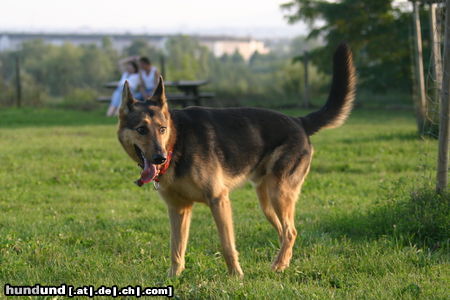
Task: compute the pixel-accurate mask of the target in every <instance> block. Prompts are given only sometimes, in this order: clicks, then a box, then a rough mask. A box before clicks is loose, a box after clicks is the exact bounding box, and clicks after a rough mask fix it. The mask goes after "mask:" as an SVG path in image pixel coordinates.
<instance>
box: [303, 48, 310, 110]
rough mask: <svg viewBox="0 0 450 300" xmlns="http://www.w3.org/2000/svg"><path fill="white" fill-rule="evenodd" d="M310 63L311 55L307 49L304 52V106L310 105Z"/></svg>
mask: <svg viewBox="0 0 450 300" xmlns="http://www.w3.org/2000/svg"><path fill="white" fill-rule="evenodd" d="M308 63H309V55H308V51H305V52H304V54H303V71H304V76H303V80H304V81H303V87H304V88H303V107H304V108H308V107H309V79H308Z"/></svg>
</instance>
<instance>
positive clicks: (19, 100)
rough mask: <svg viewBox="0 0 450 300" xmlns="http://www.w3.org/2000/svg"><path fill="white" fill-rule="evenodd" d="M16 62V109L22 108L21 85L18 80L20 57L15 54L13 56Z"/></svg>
mask: <svg viewBox="0 0 450 300" xmlns="http://www.w3.org/2000/svg"><path fill="white" fill-rule="evenodd" d="M15 61H16V105H17V107H21V106H22V83H21V79H20V57H19V54H18V53H17V54H16V55H15Z"/></svg>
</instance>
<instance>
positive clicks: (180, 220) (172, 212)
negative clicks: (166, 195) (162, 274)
mask: <svg viewBox="0 0 450 300" xmlns="http://www.w3.org/2000/svg"><path fill="white" fill-rule="evenodd" d="M191 215H192V205H185V206H180V207H177V206H171V205H169V218H170V228H171V238H170V248H171V259H172V266H171V267H170V270H169V276H178V275H180V274H181V272H182V271H183V270H184V254H185V252H186V245H187V241H188V237H189V226H190V223H191Z"/></svg>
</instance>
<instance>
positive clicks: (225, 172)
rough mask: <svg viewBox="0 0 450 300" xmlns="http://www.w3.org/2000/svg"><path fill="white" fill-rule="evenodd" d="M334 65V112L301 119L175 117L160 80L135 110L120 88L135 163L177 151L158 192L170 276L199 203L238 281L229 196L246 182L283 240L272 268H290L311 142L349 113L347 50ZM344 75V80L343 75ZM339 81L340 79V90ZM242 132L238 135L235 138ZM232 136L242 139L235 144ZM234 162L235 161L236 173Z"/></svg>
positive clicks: (351, 84)
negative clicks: (166, 223)
mask: <svg viewBox="0 0 450 300" xmlns="http://www.w3.org/2000/svg"><path fill="white" fill-rule="evenodd" d="M342 58H343V60H342ZM335 64H336V65H337V66H338V67H337V68H336V70H337V72H336V73H335V74H337V75H338V76H337V77H336V76H335V77H334V78H335V79H337V81H336V82H337V83H336V84H333V85H334V87H333V88H332V93H331V96H330V98H329V100H328V102H327V105H328V106H330V105H331V106H330V107H331V108H332V109H331V110H330V109H329V107H327V106H325V107H324V108H322V109H321V110H319V111H318V112H315V113H312V114H310V115H308V116H306V117H305V118H291V117H288V116H285V115H282V114H279V113H276V112H270V111H266V110H257V109H228V110H214V109H207V108H205V109H200V108H191V109H185V110H183V111H178V112H173V114H172V111H170V112H169V109H168V105H167V99H166V97H165V93H164V84H163V81H162V78H161V79H160V83H159V85H158V87H157V89H156V92H155V95H154V96H153V97H152V98H151V99H149V101H147V102H145V103H136V101H135V100H134V99H133V97H132V96H131V93H130V92H129V89H128V85H126V86H125V88H124V93H123V99H122V106H121V108H120V118H119V130H118V137H119V140H120V142H121V144H122V146H123V147H124V149H125V151H126V152H127V153H128V155H129V156H130V157H131V158H132V159H133V160H135V161H136V162H138V163H139V162H140V158H139V157H138V155H137V154H136V151H138V152H139V153H143V155H144V156H145V157H146V158H147V160H148V159H149V158H150V157H151V155H152V154H154V153H153V152H152V151H154V149H159V150H158V151H162V153H168V152H169V151H171V150H172V149H174V147H176V146H177V145H178V149H175V150H174V157H173V162H172V163H171V165H170V167H169V168H168V170H167V172H166V173H165V174H164V175H163V176H162V177H160V178H159V179H160V188H159V190H158V192H159V193H160V195H161V196H162V198H163V199H164V201H165V202H166V204H167V206H168V212H169V218H170V226H171V260H172V266H171V268H170V270H169V275H170V276H176V275H179V274H180V273H181V272H182V271H183V270H184V268H185V260H184V256H185V251H186V245H187V241H188V235H189V226H190V220H191V214H192V207H193V205H194V203H195V202H200V203H204V204H206V205H208V206H209V208H210V210H211V213H212V215H213V217H214V221H215V223H216V225H217V229H218V232H219V236H220V242H221V245H222V252H223V256H224V258H225V262H226V264H227V266H228V270H229V273H230V274H233V275H237V276H243V272H242V269H241V267H240V265H239V261H238V252H237V250H236V243H235V239H234V231H233V219H232V210H231V202H230V199H229V194H230V192H231V191H232V190H233V189H234V188H236V187H237V186H239V185H240V184H242V183H243V182H245V181H247V180H250V181H251V182H253V184H254V185H255V187H256V192H257V195H258V199H259V203H260V206H261V208H262V210H263V213H264V215H265V216H266V218H267V219H268V220H269V222H270V223H271V224H272V225H273V227H274V228H275V230H276V231H277V234H278V238H279V241H280V250H279V251H278V254H277V255H276V257H275V258H274V260H273V263H272V269H273V270H275V271H283V270H284V269H285V268H286V267H288V266H289V263H290V261H291V258H292V252H293V250H292V249H293V246H294V243H295V239H296V236H297V230H296V228H295V224H294V219H295V203H296V201H297V199H298V196H299V194H300V190H301V187H302V185H303V182H304V180H305V178H306V176H307V174H308V172H309V169H310V165H311V160H312V156H313V148H312V145H311V144H310V140H309V135H310V134H313V133H314V132H317V131H318V130H320V128H323V127H336V126H339V125H341V124H342V123H343V122H344V121H345V119H346V118H347V117H348V115H349V113H350V110H351V108H352V103H353V98H354V88H355V82H356V78H355V70H354V68H353V64H352V60H351V52H350V50H348V49H347V48H346V47H344V46H343V47H341V48H340V52H338V55H337V57H335ZM341 73H342V74H344V75H345V74H347V75H346V76H347V77H345V78H344V77H342V76H340V74H341ZM339 79H343V80H341V81H342V82H343V84H341V85H343V87H341V86H340V84H339V82H340V81H339ZM347 79H348V80H347ZM341 88H342V89H341ZM339 97H340V98H339ZM336 99H337V100H336ZM333 101H337V102H333ZM336 103H337V104H336ZM339 103H343V104H341V105H340V104H339ZM335 104H336V105H335ZM333 105H334V106H333ZM199 116H200V117H199ZM180 120H181V121H180ZM176 122H179V123H177V124H175V123H176ZM183 122H184V123H183ZM236 124H238V125H239V126H240V127H236V126H235V125H236ZM140 126H144V127H145V128H146V129H147V130H148V132H149V134H148V135H144V136H143V135H139V133H137V132H136V131H138V129H139V128H138V127H140ZM164 126H167V132H165V133H161V134H159V133H158V129H160V128H161V127H164ZM177 126H178V127H177ZM239 130H242V134H241V133H240V132H236V131H239ZM308 131H309V132H308ZM179 133H181V134H179ZM186 133H187V134H186ZM239 134H241V135H239ZM185 135H186V136H187V135H188V136H189V137H190V139H187V138H185ZM236 137H239V138H241V140H239V141H237V140H236ZM179 140H181V141H179ZM245 140H248V142H247V143H245ZM186 141H187V142H186ZM135 147H138V148H139V149H138V150H136V149H135ZM155 147H156V148H155ZM139 150H140V151H139ZM234 158H237V159H235V160H233V159H234ZM229 161H231V162H229ZM233 162H238V163H239V166H236V163H233ZM173 165H174V166H173ZM158 168H159V167H158Z"/></svg>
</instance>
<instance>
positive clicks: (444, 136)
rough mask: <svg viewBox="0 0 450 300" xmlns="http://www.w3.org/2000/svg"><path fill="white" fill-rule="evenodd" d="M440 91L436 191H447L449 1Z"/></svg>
mask: <svg viewBox="0 0 450 300" xmlns="http://www.w3.org/2000/svg"><path fill="white" fill-rule="evenodd" d="M443 75H444V76H443V80H442V89H441V105H440V122H439V152H438V165H437V184H436V191H437V192H438V193H442V192H444V191H445V190H447V189H448V151H449V145H448V144H449V138H450V135H449V132H450V99H449V98H450V91H449V89H450V0H447V1H446V12H445V37H444V74H443Z"/></svg>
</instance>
